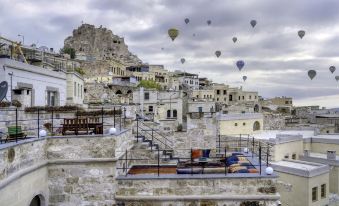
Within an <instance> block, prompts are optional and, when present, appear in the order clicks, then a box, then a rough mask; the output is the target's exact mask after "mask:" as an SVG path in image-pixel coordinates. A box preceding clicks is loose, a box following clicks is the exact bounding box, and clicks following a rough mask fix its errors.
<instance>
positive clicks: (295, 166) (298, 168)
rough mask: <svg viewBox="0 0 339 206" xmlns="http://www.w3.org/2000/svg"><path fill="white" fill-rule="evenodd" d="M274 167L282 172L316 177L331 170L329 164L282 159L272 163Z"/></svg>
mask: <svg viewBox="0 0 339 206" xmlns="http://www.w3.org/2000/svg"><path fill="white" fill-rule="evenodd" d="M272 167H273V168H274V169H275V170H276V171H278V172H282V173H288V174H292V175H297V176H301V177H314V176H318V175H321V174H325V173H328V172H329V166H328V165H323V164H319V163H314V162H306V161H298V160H282V161H278V162H274V163H272Z"/></svg>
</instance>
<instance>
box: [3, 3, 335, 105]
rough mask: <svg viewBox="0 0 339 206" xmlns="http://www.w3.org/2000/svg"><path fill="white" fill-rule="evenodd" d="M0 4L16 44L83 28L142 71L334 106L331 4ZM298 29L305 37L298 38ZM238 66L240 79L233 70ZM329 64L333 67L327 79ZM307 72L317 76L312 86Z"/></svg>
mask: <svg viewBox="0 0 339 206" xmlns="http://www.w3.org/2000/svg"><path fill="white" fill-rule="evenodd" d="M0 5H1V6H0V28H1V29H0V34H1V35H4V36H6V37H9V38H11V39H16V40H20V39H21V37H18V34H23V35H24V36H25V43H26V44H31V43H37V44H38V46H41V45H45V46H48V47H53V48H55V49H58V48H61V47H62V46H63V40H64V39H65V38H66V37H67V36H69V35H71V33H72V30H73V29H74V28H77V27H78V26H79V25H80V24H81V22H82V21H83V22H85V23H89V24H94V25H96V26H97V27H99V26H100V25H102V26H104V27H107V28H109V29H111V30H112V31H113V33H114V34H117V35H119V36H123V37H125V42H126V43H127V44H128V46H129V49H130V51H131V52H133V53H134V54H136V55H138V56H139V57H140V58H141V59H142V60H143V61H144V62H147V63H149V64H164V65H165V67H166V68H167V69H169V70H175V69H181V70H185V71H188V72H194V73H198V74H199V75H200V76H205V77H208V78H210V79H212V80H213V81H215V82H219V83H227V84H230V85H232V86H243V87H244V89H246V90H256V91H258V92H259V94H260V95H262V96H263V97H274V96H282V95H284V96H291V97H293V98H294V99H295V103H297V104H299V105H300V104H307V105H315V104H320V105H321V106H327V107H338V106H339V82H336V81H335V79H334V77H335V75H339V59H338V56H339V49H338V48H339V12H338V11H339V1H338V0H290V1H289V0H167V1H165V0H96V1H95V0H81V1H80V0H79V1H72V0H54V1H50V0H25V1H21V0H0ZM185 18H189V19H190V22H189V23H188V24H187V25H186V24H185V22H184V19H185ZM252 19H255V20H257V22H258V23H257V25H256V26H255V28H252V27H251V25H250V21H251V20H252ZM207 20H211V21H212V24H211V25H210V26H208V25H207V23H206V21H207ZM172 27H174V28H177V29H179V32H180V34H179V36H178V37H177V39H176V40H175V41H174V42H172V41H171V40H170V38H169V37H168V35H167V30H168V29H169V28H172ZM298 30H305V31H306V35H305V37H304V38H303V39H300V38H299V37H298V35H297V32H298ZM193 34H195V36H193ZM234 36H236V37H237V38H238V41H237V42H236V43H233V41H232V38H233V37H234ZM161 48H164V49H163V50H162V49H161ZM216 50H220V51H221V53H222V54H221V56H220V57H219V58H216V56H215V55H214V52H215V51H216ZM182 57H184V58H185V59H186V62H185V64H184V65H182V64H181V63H180V58H182ZM240 59H241V60H243V61H244V62H245V67H244V69H243V70H242V71H241V72H239V71H238V69H237V68H236V66H235V63H236V61H237V60H240ZM331 65H334V66H336V67H338V71H335V72H334V74H331V73H330V71H329V69H328V68H329V66H331ZM310 69H314V70H316V71H317V76H316V77H315V78H314V79H313V80H312V81H311V80H310V79H309V78H308V76H307V71H308V70H310ZM244 75H246V76H247V77H248V78H247V80H246V82H245V83H244V82H243V81H242V76H244Z"/></svg>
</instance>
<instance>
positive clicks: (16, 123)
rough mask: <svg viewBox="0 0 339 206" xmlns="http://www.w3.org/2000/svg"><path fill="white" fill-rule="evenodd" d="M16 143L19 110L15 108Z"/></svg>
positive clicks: (16, 139) (16, 138)
mask: <svg viewBox="0 0 339 206" xmlns="http://www.w3.org/2000/svg"><path fill="white" fill-rule="evenodd" d="M15 141H16V142H18V108H15Z"/></svg>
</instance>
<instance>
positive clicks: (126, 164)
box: [125, 150, 128, 176]
mask: <svg viewBox="0 0 339 206" xmlns="http://www.w3.org/2000/svg"><path fill="white" fill-rule="evenodd" d="M125 161H126V162H125V167H126V168H125V169H126V176H127V174H128V162H127V150H126V158H125Z"/></svg>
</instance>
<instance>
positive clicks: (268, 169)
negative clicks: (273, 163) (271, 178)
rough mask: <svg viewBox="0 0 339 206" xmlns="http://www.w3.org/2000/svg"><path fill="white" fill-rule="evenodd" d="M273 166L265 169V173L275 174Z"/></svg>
mask: <svg viewBox="0 0 339 206" xmlns="http://www.w3.org/2000/svg"><path fill="white" fill-rule="evenodd" d="M273 171H274V170H273V168H272V167H267V168H266V169H265V173H266V174H268V175H271V174H273Z"/></svg>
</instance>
